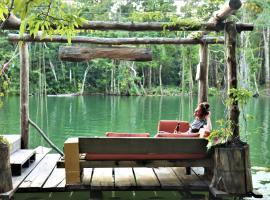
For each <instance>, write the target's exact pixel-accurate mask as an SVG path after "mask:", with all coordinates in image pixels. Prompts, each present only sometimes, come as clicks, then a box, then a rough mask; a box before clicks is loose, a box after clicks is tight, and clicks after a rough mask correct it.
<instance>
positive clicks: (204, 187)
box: [13, 154, 210, 192]
mask: <svg viewBox="0 0 270 200" xmlns="http://www.w3.org/2000/svg"><path fill="white" fill-rule="evenodd" d="M39 156H40V154H37V159H36V161H35V162H38V165H36V166H35V168H34V169H33V166H32V168H31V169H30V168H28V169H27V170H26V171H28V174H27V175H24V177H21V176H19V177H14V178H13V181H14V182H13V184H14V186H15V187H18V192H42V191H44V192H45V191H46V192H48V191H50V192H53V191H80V190H95V191H98V190H99V191H102V190H107V191H108V190H112V191H127V190H130V191H136V190H137V191H146V190H155V191H159V190H167V191H173V190H177V191H187V190H190V191H208V188H209V184H210V183H209V181H208V180H206V178H205V177H204V176H203V175H195V174H192V175H185V168H175V167H173V168H171V167H162V168H144V167H140V168H94V169H92V168H86V169H84V170H83V173H82V181H83V183H82V184H81V185H76V186H72V185H66V180H65V170H64V169H63V168H57V167H56V162H57V160H58V159H59V158H60V155H59V154H47V155H46V154H43V157H42V159H41V158H40V157H39Z"/></svg>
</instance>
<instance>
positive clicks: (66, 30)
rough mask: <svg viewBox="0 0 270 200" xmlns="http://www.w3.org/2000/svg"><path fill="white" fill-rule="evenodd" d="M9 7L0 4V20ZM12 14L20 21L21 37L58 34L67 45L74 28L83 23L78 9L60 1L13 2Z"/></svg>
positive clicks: (4, 3)
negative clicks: (24, 35) (66, 41)
mask: <svg viewBox="0 0 270 200" xmlns="http://www.w3.org/2000/svg"><path fill="white" fill-rule="evenodd" d="M10 6H11V5H10V2H8V3H6V2H5V1H4V2H1V3H0V18H2V19H3V18H4V15H7V10H8V8H9V7H10ZM12 12H13V13H14V14H15V15H17V16H18V17H19V18H20V19H21V26H20V34H21V35H22V34H24V33H25V32H29V33H30V34H31V35H32V36H34V37H36V36H37V35H38V33H39V31H42V35H41V36H42V38H44V37H45V36H47V35H49V36H52V35H53V34H60V35H61V36H63V35H65V36H67V38H68V42H69V43H70V42H71V37H72V36H74V35H75V33H76V31H75V28H77V27H79V26H81V25H82V24H83V23H84V22H85V20H84V18H82V17H80V11H79V9H77V8H76V7H75V6H70V5H67V4H65V3H62V1H60V0H32V1H29V0H14V8H13V10H12Z"/></svg>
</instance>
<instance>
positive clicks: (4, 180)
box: [0, 142, 12, 193]
mask: <svg viewBox="0 0 270 200" xmlns="http://www.w3.org/2000/svg"><path fill="white" fill-rule="evenodd" d="M10 190H12V179H11V168H10V162H9V147H8V144H5V143H2V142H0V193H5V192H8V191H10Z"/></svg>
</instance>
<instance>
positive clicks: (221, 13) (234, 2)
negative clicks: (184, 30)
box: [208, 0, 242, 24]
mask: <svg viewBox="0 0 270 200" xmlns="http://www.w3.org/2000/svg"><path fill="white" fill-rule="evenodd" d="M241 5H242V3H241V0H230V1H228V2H227V3H225V4H224V5H223V7H222V8H221V9H220V10H218V11H216V12H214V13H213V15H212V17H211V18H210V19H209V20H208V22H209V23H213V24H217V23H220V22H222V21H224V20H225V19H226V18H228V17H229V16H230V15H231V14H233V13H234V12H235V11H236V10H238V9H239V8H240V7H241Z"/></svg>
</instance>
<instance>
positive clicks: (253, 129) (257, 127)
mask: <svg viewBox="0 0 270 200" xmlns="http://www.w3.org/2000/svg"><path fill="white" fill-rule="evenodd" d="M209 103H210V105H211V112H212V115H211V116H212V123H213V127H214V128H215V127H216V126H217V124H216V122H215V121H216V120H218V119H224V118H225V114H226V112H225V106H224V104H223V103H222V99H221V98H218V97H210V99H209ZM196 104H197V98H196V97H189V96H183V97H178V96H177V97H176V96H174V97H156V96H153V97H149V96H148V97H118V96H112V97H109V96H84V97H82V96H79V97H48V98H44V97H39V96H37V97H36V96H31V97H30V103H29V106H30V118H31V119H32V120H33V121H34V122H36V123H37V124H38V125H39V126H40V127H41V128H42V129H43V130H44V131H45V132H46V133H47V134H48V136H49V137H50V138H51V140H52V141H53V142H54V143H55V144H57V146H58V147H59V148H62V146H63V142H64V141H65V140H66V139H67V138H68V137H72V136H80V135H83V136H103V135H104V133H105V132H107V131H118V132H134V133H135V132H148V133H151V135H152V136H153V135H154V134H155V133H156V130H157V124H158V121H159V120H160V119H181V120H184V121H191V120H192V119H193V110H194V108H195V107H196ZM269 104H270V98H269V97H259V98H257V99H251V100H250V101H249V102H248V104H247V106H245V108H244V109H243V110H244V113H245V116H246V120H245V118H244V117H243V115H241V117H240V122H241V137H242V138H243V140H246V141H248V143H249V144H250V155H251V163H252V166H253V167H264V168H266V169H268V168H270V156H269V155H270V152H269V150H270V141H269V131H270V126H269V118H270V116H269V115H270V105H269ZM19 105H20V102H19V98H18V97H5V98H4V106H3V108H2V109H0V131H1V133H5V134H19V130H20V126H19V124H20V119H19ZM250 116H252V117H250ZM245 127H246V128H245ZM38 145H45V146H46V144H45V142H44V141H43V140H42V139H41V137H40V136H39V135H38V134H37V132H36V131H35V130H34V129H33V128H30V146H31V147H36V146H38ZM253 173H254V175H256V174H258V177H260V178H259V179H258V181H257V182H256V181H255V184H257V185H255V187H262V185H260V184H262V183H265V185H267V183H268V182H267V181H268V179H267V176H266V175H261V174H260V173H258V172H254V171H253ZM261 173H263V172H261ZM265 173H266V174H269V172H265ZM255 179H256V178H255ZM256 180H257V179H256ZM263 188H264V187H263ZM261 192H263V191H261ZM53 195H56V194H53ZM268 197H269V196H268ZM268 197H267V198H268ZM132 198H133V197H132ZM171 198H173V197H171ZM269 199H270V197H269Z"/></svg>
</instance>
